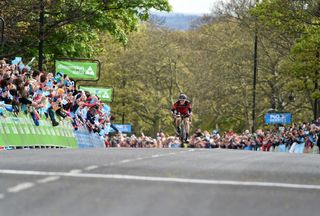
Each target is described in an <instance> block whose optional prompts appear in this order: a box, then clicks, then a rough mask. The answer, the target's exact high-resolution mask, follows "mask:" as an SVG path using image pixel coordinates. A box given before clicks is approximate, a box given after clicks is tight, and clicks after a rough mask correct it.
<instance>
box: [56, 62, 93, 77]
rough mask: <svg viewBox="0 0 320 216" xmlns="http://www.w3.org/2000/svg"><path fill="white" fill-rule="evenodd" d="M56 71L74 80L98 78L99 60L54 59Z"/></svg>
mask: <svg viewBox="0 0 320 216" xmlns="http://www.w3.org/2000/svg"><path fill="white" fill-rule="evenodd" d="M55 68H56V73H58V72H60V73H63V74H66V75H68V76H69V77H70V78H72V79H75V80H98V79H99V75H98V71H99V62H98V61H92V62H89V61H88V62H84V61H71V60H69V61H60V60H56V61H55Z"/></svg>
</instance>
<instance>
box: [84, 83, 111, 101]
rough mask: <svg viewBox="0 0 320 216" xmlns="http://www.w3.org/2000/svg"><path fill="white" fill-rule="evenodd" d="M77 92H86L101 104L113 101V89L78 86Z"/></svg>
mask: <svg viewBox="0 0 320 216" xmlns="http://www.w3.org/2000/svg"><path fill="white" fill-rule="evenodd" d="M79 90H83V91H88V92H90V94H92V95H97V96H98V97H99V99H100V100H101V101H103V102H112V100H113V88H101V87H92V86H90V87H89V86H79Z"/></svg>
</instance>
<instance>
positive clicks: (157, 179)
mask: <svg viewBox="0 0 320 216" xmlns="http://www.w3.org/2000/svg"><path fill="white" fill-rule="evenodd" d="M0 173H3V174H15V175H38V176H41V175H42V176H64V177H73V178H96V179H119V180H120V179H122V180H135V181H149V182H171V183H183V184H203V185H233V186H246V187H269V188H291V189H311V190H320V185H306V184H291V183H281V182H251V181H232V180H215V179H188V178H167V177H152V176H134V175H121V174H99V173H70V172H69V173H63V172H43V171H31V170H0ZM34 185H35V184H34V183H30V182H26V183H22V184H19V185H17V186H15V187H13V188H9V189H8V191H9V192H11V193H17V192H19V191H21V190H25V189H27V188H30V187H33V186H34Z"/></svg>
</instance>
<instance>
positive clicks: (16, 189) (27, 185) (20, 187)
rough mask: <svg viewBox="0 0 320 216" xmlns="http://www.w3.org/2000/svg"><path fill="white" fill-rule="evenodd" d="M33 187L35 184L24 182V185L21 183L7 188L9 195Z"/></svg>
mask: <svg viewBox="0 0 320 216" xmlns="http://www.w3.org/2000/svg"><path fill="white" fill-rule="evenodd" d="M34 185H35V183H32V182H24V183H21V184H18V185H16V186H14V187H11V188H8V192H9V193H18V192H20V191H23V190H26V189H28V188H31V187H33V186H34Z"/></svg>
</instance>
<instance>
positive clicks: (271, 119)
mask: <svg viewBox="0 0 320 216" xmlns="http://www.w3.org/2000/svg"><path fill="white" fill-rule="evenodd" d="M265 123H266V124H291V113H267V114H266V115H265Z"/></svg>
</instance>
